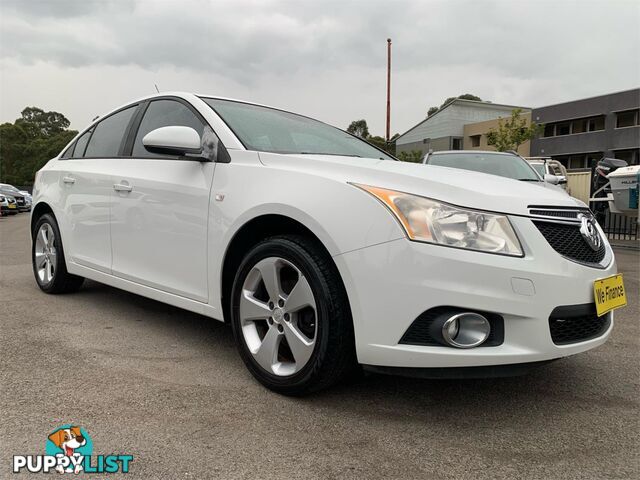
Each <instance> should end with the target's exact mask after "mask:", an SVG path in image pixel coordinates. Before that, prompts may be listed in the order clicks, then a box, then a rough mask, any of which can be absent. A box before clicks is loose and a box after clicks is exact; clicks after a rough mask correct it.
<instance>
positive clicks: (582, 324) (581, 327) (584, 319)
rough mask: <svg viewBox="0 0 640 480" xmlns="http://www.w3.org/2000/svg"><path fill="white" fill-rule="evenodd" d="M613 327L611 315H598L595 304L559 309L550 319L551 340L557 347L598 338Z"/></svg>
mask: <svg viewBox="0 0 640 480" xmlns="http://www.w3.org/2000/svg"><path fill="white" fill-rule="evenodd" d="M609 325H611V313H607V314H606V315H603V316H602V317H598V315H597V314H596V308H595V305H594V304H586V305H569V306H563V307H558V308H556V309H554V310H553V312H551V316H550V317H549V331H550V332H551V340H553V343H555V344H556V345H567V344H570V343H578V342H585V341H587V340H591V339H592V338H597V337H599V336H601V335H602V334H603V333H604V332H606V331H607V329H608V328H609Z"/></svg>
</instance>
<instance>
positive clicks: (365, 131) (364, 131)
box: [347, 119, 369, 138]
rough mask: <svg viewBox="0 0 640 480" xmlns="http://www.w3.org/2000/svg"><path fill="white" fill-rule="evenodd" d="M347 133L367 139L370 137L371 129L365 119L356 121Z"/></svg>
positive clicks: (348, 128)
mask: <svg viewBox="0 0 640 480" xmlns="http://www.w3.org/2000/svg"><path fill="white" fill-rule="evenodd" d="M347 132H349V133H350V134H352V135H355V136H356V137H360V138H367V137H368V136H369V127H368V126H367V121H366V120H364V119H361V120H354V121H353V122H351V124H350V125H349V126H348V127H347Z"/></svg>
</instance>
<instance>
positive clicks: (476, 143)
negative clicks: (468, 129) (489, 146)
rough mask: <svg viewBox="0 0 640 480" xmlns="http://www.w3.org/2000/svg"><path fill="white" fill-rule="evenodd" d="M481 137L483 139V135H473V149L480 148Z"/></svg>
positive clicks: (471, 137)
mask: <svg viewBox="0 0 640 480" xmlns="http://www.w3.org/2000/svg"><path fill="white" fill-rule="evenodd" d="M480 137H481V135H471V136H470V137H469V138H470V139H471V146H472V147H479V146H480Z"/></svg>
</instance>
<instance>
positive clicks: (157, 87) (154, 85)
mask: <svg viewBox="0 0 640 480" xmlns="http://www.w3.org/2000/svg"><path fill="white" fill-rule="evenodd" d="M153 86H154V87H156V92H158V93H160V90H158V85H156V84H155V83H154V84H153Z"/></svg>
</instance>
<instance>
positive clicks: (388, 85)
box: [387, 38, 391, 143]
mask: <svg viewBox="0 0 640 480" xmlns="http://www.w3.org/2000/svg"><path fill="white" fill-rule="evenodd" d="M390 122H391V39H390V38H387V143H389V140H390V138H391V125H390Z"/></svg>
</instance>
